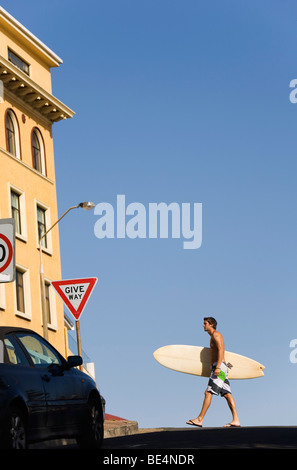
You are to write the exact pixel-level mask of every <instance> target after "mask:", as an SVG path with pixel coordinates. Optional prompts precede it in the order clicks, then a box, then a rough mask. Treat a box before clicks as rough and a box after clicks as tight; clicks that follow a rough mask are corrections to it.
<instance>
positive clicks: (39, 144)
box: [32, 128, 46, 175]
mask: <svg viewBox="0 0 297 470" xmlns="http://www.w3.org/2000/svg"><path fill="white" fill-rule="evenodd" d="M32 158H33V168H34V169H35V170H37V171H39V173H42V174H43V175H45V174H46V171H45V153H44V146H43V139H42V136H41V133H40V131H39V130H38V129H36V128H35V129H33V132H32Z"/></svg>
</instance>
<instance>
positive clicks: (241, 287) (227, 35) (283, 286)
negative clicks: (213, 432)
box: [1, 0, 297, 427]
mask: <svg viewBox="0 0 297 470" xmlns="http://www.w3.org/2000/svg"><path fill="white" fill-rule="evenodd" d="M1 5H2V6H3V7H4V8H5V9H6V10H7V11H8V12H9V13H10V14H12V15H13V16H14V17H16V18H17V19H18V20H19V21H20V22H21V23H22V24H24V25H25V26H26V27H27V28H28V29H29V30H30V31H31V32H32V33H33V34H35V35H36V36H37V37H38V38H39V39H40V40H42V41H43V42H44V43H45V44H46V45H47V46H48V47H50V48H51V49H52V50H53V51H54V52H55V53H57V54H58V55H59V56H61V57H62V58H63V61H64V63H63V64H62V65H61V67H60V68H59V69H55V70H53V93H54V94H55V96H57V97H58V98H60V99H61V100H62V101H63V102H64V103H65V104H67V105H68V106H69V107H71V108H72V109H74V111H75V112H76V115H75V117H74V118H73V119H71V120H68V121H65V122H60V123H58V124H55V125H54V139H55V161H56V178H57V191H58V204H59V213H60V214H62V213H63V212H64V210H66V209H67V208H68V207H69V206H71V205H73V204H75V203H78V202H80V201H84V200H92V201H94V202H95V203H96V204H98V203H100V202H109V203H111V204H113V205H115V202H116V196H117V195H118V194H125V195H126V201H127V203H131V202H141V203H142V204H144V205H145V206H147V205H148V204H149V203H150V202H166V203H168V204H169V203H170V202H177V203H179V204H181V203H182V202H190V203H192V204H193V203H194V202H201V203H202V204H203V242H202V246H201V248H199V249H197V250H184V249H183V248H182V241H181V240H178V239H174V240H173V239H163V240H161V239H156V240H152V239H148V238H147V239H138V240H132V239H128V238H126V239H122V240H120V239H116V238H115V239H103V240H99V239H98V238H96V237H95V235H94V225H95V222H96V220H98V216H95V215H94V213H93V212H91V213H90V212H89V213H87V212H84V211H79V210H77V211H72V213H70V214H69V215H68V216H67V218H65V219H64V220H63V221H62V222H61V224H60V226H59V230H60V238H61V257H62V271H63V278H64V279H68V278H76V277H87V276H97V277H98V283H97V285H96V287H95V290H94V292H93V294H92V297H91V298H90V300H89V303H88V304H87V307H86V310H85V311H84V313H83V315H82V317H81V322H80V323H81V335H82V343H83V349H84V350H85V351H86V352H87V354H88V355H89V356H90V357H91V358H92V360H94V362H95V364H96V378H97V381H98V384H99V386H100V387H101V390H102V393H103V395H104V396H105V398H106V401H107V412H108V413H111V414H116V415H119V416H122V417H124V418H127V419H131V420H136V421H138V424H139V426H140V427H151V426H154V427H155V426H174V427H175V426H176V427H180V426H184V425H185V421H186V420H187V419H189V418H194V417H195V416H196V415H197V413H198V411H199V410H200V407H201V403H202V398H203V392H204V390H205V387H206V382H207V379H204V378H200V377H194V376H190V375H185V374H181V373H178V372H174V371H170V370H168V369H165V368H164V367H162V366H160V365H159V364H158V363H156V361H155V360H154V358H153V355H152V354H153V351H154V350H155V349H157V348H158V347H160V346H163V345H166V344H191V345H192V344H196V345H200V346H203V345H208V342H209V337H208V335H207V334H206V333H204V331H203V328H202V322H203V316H204V315H212V316H214V317H216V318H217V320H218V330H219V331H221V332H222V333H223V335H224V338H225V344H226V349H227V350H231V351H233V352H237V353H239V354H243V355H246V356H249V357H252V358H254V359H256V360H258V361H259V362H261V363H263V364H264V365H266V371H265V372H266V373H265V377H264V378H261V379H254V380H250V381H247V380H245V381H233V382H232V384H231V385H232V389H233V393H234V397H235V399H236V403H237V408H238V413H239V417H240V419H241V423H242V425H246V426H251V425H296V424H297V406H296V403H295V395H294V390H295V388H296V386H297V364H293V363H291V362H290V358H289V356H290V352H291V349H290V341H291V340H292V339H294V338H297V315H296V314H297V312H296V307H297V304H296V266H297V264H296V241H297V237H296V236H297V224H296V196H297V194H296V169H297V168H296V161H297V159H296V136H297V104H292V103H291V102H290V100H289V94H290V91H291V90H290V88H289V83H290V81H291V80H292V79H294V78H297V60H296V57H297V5H296V2H295V1H293V0H287V1H286V2H281V1H276V0H269V1H268V0H263V1H261V2H259V1H258V0H249V1H248V2H247V1H244V0H226V1H224V2H222V1H219V0H214V1H212V2H206V1H205V2H200V1H199V2H198V1H197V0H187V1H186V2H185V1H182V0H142V1H139V0H105V1H102V0H96V1H90V0H86V1H84V2H80V1H75V0H71V1H69V0H63V1H62V2H61V1H60V0H59V1H58V0H51V1H50V2H45V1H42V2H41V1H40V0H27V1H26V2H23V1H21V0H9V1H8V0H7V1H5V0H2V2H1ZM229 418H230V414H229V410H228V409H227V406H226V403H225V401H223V400H222V399H221V398H216V399H214V400H213V404H212V408H211V409H210V410H209V412H208V415H207V417H206V421H205V425H208V426H221V425H223V424H225V423H226V422H227V421H228V420H229Z"/></svg>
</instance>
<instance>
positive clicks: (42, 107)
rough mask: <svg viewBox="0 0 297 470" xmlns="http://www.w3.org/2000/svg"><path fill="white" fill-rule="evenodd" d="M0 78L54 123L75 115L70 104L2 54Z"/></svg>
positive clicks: (5, 85) (8, 88) (7, 86)
mask: <svg viewBox="0 0 297 470" xmlns="http://www.w3.org/2000/svg"><path fill="white" fill-rule="evenodd" d="M0 80H1V81H2V82H3V84H4V95H5V89H7V90H9V91H10V92H13V93H14V94H15V95H16V96H17V97H18V98H20V99H22V100H23V101H24V102H25V103H26V104H28V105H29V106H31V107H32V108H33V109H34V110H35V111H38V112H39V113H40V114H41V115H42V116H43V117H45V118H46V119H47V120H49V121H50V122H52V123H54V122H57V121H60V120H61V119H69V118H71V117H73V116H74V114H75V113H74V111H72V110H71V109H70V108H68V106H66V105H65V104H63V103H62V102H61V101H60V100H58V99H57V98H55V97H54V96H53V95H52V94H51V93H48V92H47V91H46V90H44V88H42V87H40V86H39V85H38V84H37V83H36V82H34V81H33V80H32V79H31V78H30V77H28V75H26V74H25V73H24V72H22V71H21V70H20V69H18V68H17V67H16V66H15V65H13V64H12V63H11V62H9V61H8V60H6V59H5V58H4V57H2V56H1V55H0Z"/></svg>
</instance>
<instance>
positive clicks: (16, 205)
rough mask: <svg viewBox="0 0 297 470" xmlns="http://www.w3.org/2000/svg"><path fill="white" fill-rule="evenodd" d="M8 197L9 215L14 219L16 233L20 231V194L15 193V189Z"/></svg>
mask: <svg viewBox="0 0 297 470" xmlns="http://www.w3.org/2000/svg"><path fill="white" fill-rule="evenodd" d="M10 199H11V215H12V218H13V219H14V220H15V230H16V232H17V233H22V225H21V204H20V195H19V194H17V193H16V192H15V191H11V193H10Z"/></svg>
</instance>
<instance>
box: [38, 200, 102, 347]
mask: <svg viewBox="0 0 297 470" xmlns="http://www.w3.org/2000/svg"><path fill="white" fill-rule="evenodd" d="M94 205H95V204H94V203H93V202H80V203H79V204H77V206H72V207H69V209H67V211H66V212H64V214H62V215H61V217H59V218H58V220H57V221H56V222H55V223H54V224H53V225H52V226H51V227H50V228H49V229H48V230H47V231H46V232H44V233H43V234H42V236H41V237H40V240H39V248H40V284H41V309H42V322H43V337H44V338H45V339H46V340H47V339H48V328H47V312H46V298H45V283H44V272H43V264H42V243H41V242H42V239H43V238H44V237H45V236H46V235H47V234H48V232H50V231H51V230H52V228H54V227H55V225H57V224H58V223H59V222H60V220H61V219H63V217H65V215H66V214H68V212H69V211H71V210H72V209H77V208H78V207H81V208H83V209H85V210H90V209H92V208H93V207H94Z"/></svg>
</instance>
